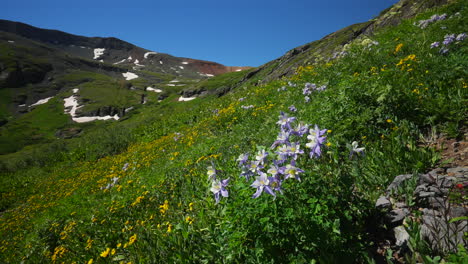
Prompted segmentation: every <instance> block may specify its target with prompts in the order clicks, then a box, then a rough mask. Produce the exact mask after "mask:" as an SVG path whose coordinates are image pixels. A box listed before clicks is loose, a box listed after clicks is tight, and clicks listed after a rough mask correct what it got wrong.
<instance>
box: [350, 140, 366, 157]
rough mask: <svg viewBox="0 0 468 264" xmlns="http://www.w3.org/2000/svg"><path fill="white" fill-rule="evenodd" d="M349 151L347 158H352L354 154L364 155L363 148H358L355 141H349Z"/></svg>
mask: <svg viewBox="0 0 468 264" xmlns="http://www.w3.org/2000/svg"><path fill="white" fill-rule="evenodd" d="M351 147H352V148H351V152H350V153H349V158H350V159H352V158H353V156H354V154H356V155H359V154H361V155H364V150H365V148H364V147H363V148H358V143H357V142H356V141H353V143H351Z"/></svg>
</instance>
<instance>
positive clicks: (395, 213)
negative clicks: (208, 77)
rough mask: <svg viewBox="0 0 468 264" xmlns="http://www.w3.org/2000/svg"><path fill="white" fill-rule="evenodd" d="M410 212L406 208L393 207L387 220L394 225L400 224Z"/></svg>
mask: <svg viewBox="0 0 468 264" xmlns="http://www.w3.org/2000/svg"><path fill="white" fill-rule="evenodd" d="M409 213H410V212H409V210H408V209H406V208H402V209H393V210H392V211H390V212H389V213H388V214H387V221H388V223H389V224H391V225H392V226H395V225H400V224H401V223H403V220H404V219H405V217H406V216H407V215H409Z"/></svg>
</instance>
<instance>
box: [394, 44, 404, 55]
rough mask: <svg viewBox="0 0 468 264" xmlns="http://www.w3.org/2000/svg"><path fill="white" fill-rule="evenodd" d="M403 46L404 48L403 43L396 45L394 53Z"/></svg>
mask: <svg viewBox="0 0 468 264" xmlns="http://www.w3.org/2000/svg"><path fill="white" fill-rule="evenodd" d="M401 48H403V43H400V44H398V45H397V46H396V47H395V51H394V52H393V53H394V54H396V53H398V52H399V51H400V50H401Z"/></svg>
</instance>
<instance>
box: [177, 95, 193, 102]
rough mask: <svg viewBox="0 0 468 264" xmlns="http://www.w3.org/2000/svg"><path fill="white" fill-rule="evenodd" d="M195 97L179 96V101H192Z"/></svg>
mask: <svg viewBox="0 0 468 264" xmlns="http://www.w3.org/2000/svg"><path fill="white" fill-rule="evenodd" d="M195 98H196V97H183V96H181V97H179V102H187V101H192V100H193V99H195Z"/></svg>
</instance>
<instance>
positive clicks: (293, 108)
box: [288, 105, 297, 113]
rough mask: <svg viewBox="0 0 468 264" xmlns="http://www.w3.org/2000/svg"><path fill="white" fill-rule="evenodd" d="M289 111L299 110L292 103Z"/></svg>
mask: <svg viewBox="0 0 468 264" xmlns="http://www.w3.org/2000/svg"><path fill="white" fill-rule="evenodd" d="M288 109H289V111H291V112H293V113H295V112H297V108H296V107H295V106H294V105H291V106H290V107H288Z"/></svg>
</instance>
